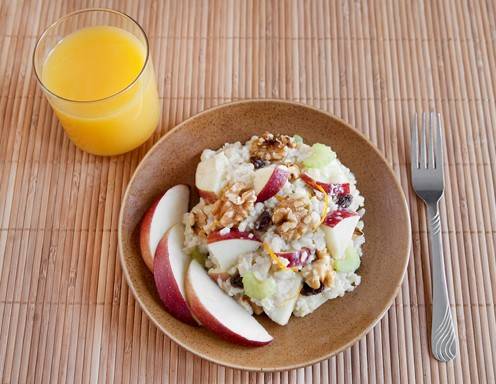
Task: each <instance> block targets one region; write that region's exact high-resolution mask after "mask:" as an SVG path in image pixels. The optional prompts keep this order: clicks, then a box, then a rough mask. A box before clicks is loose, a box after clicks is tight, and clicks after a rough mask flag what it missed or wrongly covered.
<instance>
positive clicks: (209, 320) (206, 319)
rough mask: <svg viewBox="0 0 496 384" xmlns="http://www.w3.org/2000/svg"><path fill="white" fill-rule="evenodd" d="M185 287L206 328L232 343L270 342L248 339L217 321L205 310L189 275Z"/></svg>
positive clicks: (193, 311) (187, 296)
mask: <svg viewBox="0 0 496 384" xmlns="http://www.w3.org/2000/svg"><path fill="white" fill-rule="evenodd" d="M185 289H186V299H187V300H188V303H189V307H190V308H191V312H192V313H193V316H194V317H195V318H196V319H197V320H198V322H199V323H200V324H202V325H203V326H204V327H205V328H207V329H209V330H211V331H212V332H214V333H215V334H216V335H217V336H219V337H222V338H223V339H224V340H227V341H229V342H231V343H236V344H240V345H244V346H247V347H261V346H263V345H267V344H269V343H270V342H271V341H272V340H269V341H265V342H260V341H254V340H247V339H245V338H244V337H241V336H240V335H238V334H236V333H234V332H232V331H231V330H229V329H228V328H226V327H224V326H223V325H222V324H221V323H219V322H218V321H217V319H216V318H215V317H213V316H212V315H211V314H210V313H209V312H207V311H206V310H205V308H204V307H203V305H202V304H201V302H200V300H199V299H198V297H197V296H196V294H195V291H194V289H193V287H191V284H190V283H189V280H188V275H186V281H185Z"/></svg>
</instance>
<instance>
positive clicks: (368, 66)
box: [0, 0, 496, 383]
mask: <svg viewBox="0 0 496 384" xmlns="http://www.w3.org/2000/svg"><path fill="white" fill-rule="evenodd" d="M96 6H99V7H101V6H104V7H110V8H114V9H118V10H121V11H124V12H126V13H128V14H130V15H132V16H133V17H135V18H137V19H138V20H139V22H140V23H141V24H142V25H143V26H144V29H145V30H146V31H147V33H148V35H149V37H150V41H151V51H152V56H153V61H154V63H155V67H156V71H157V73H158V78H159V88H160V95H161V97H162V103H163V107H162V122H161V124H160V127H159V128H158V129H157V131H156V132H155V134H154V135H153V138H152V139H150V140H149V141H148V142H147V143H146V144H145V145H143V146H142V147H141V148H139V149H138V150H136V151H134V152H131V153H129V154H127V155H125V156H120V157H113V158H98V157H93V156H90V155H88V154H85V153H83V152H81V151H79V150H77V149H76V148H75V147H74V146H73V145H72V144H71V143H70V142H69V140H68V139H67V138H66V137H65V136H64V133H63V131H62V129H61V127H60V126H59V125H58V123H57V120H56V119H55V117H54V115H53V113H52V111H51V109H50V108H49V106H48V104H47V101H46V100H45V99H44V98H43V97H42V93H41V91H40V89H39V87H38V86H37V84H36V81H35V78H34V75H33V70H32V66H31V53H32V51H33V48H34V44H35V41H36V38H37V36H39V35H40V33H41V32H42V30H43V29H44V28H45V27H46V26H47V25H48V24H49V23H51V22H53V21H55V20H56V19H57V18H59V17H60V16H62V15H64V14H66V13H68V12H70V11H73V10H76V9H81V8H87V7H96ZM495 9H496V3H495V2H494V1H491V0H488V1H485V2H484V1H469V0H466V1H461V0H460V1H451V0H436V1H432V2H430V1H411V0H401V1H394V0H390V1H379V0H377V1H364V2H360V1H339V2H338V1H320V0H318V1H317V0H316V1H313V0H312V1H310V0H307V1H296V0H295V1H269V0H258V1H255V0H252V1H245V0H238V1H228V0H226V1H222V0H211V1H195V0H190V1H171V2H165V1H150V2H145V1H139V0H128V1H117V0H116V1H111V0H110V1H75V0H70V1H63V0H53V1H48V0H44V1H35V0H33V1H12V0H3V1H1V2H0V37H1V45H0V52H1V54H0V97H1V98H0V116H1V117H0V119H1V120H0V128H1V130H0V225H1V227H0V377H1V378H2V383H11V382H12V383H17V382H20V383H24V382H36V383H41V382H46V383H48V382H50V383H54V382H78V383H79V382H105V381H110V382H117V383H120V382H123V383H128V382H133V383H134V382H141V383H150V382H171V383H173V382H182V383H187V382H192V381H195V382H205V383H206V382H218V383H224V382H226V383H247V382H250V383H267V382H273V383H303V382H312V381H313V382H315V383H328V382H339V383H344V382H346V383H351V382H354V383H357V382H371V383H376V382H378V383H381V382H399V381H402V382H406V381H409V382H412V383H418V382H422V381H425V382H444V383H455V382H460V383H462V382H463V383H468V382H474V383H475V382H481V383H494V382H495V365H496V364H495V361H496V320H495V305H494V303H495V299H496V259H495V237H496V236H495V232H496V207H495V205H496V204H495V182H496V178H495V171H496V166H495V161H496V145H495V144H496V140H495V139H496V138H495V136H496V131H495V128H494V127H495V124H496V100H495V93H494V91H495V88H496V74H495V72H494V69H495V68H496V50H495V45H496V12H495ZM254 97H272V98H283V99H289V100H297V101H301V102H304V103H307V104H311V105H314V106H316V107H319V108H322V109H323V110H327V111H329V112H331V113H333V114H335V115H337V116H340V117H342V118H343V119H345V120H347V121H348V122H349V123H351V124H352V125H353V126H354V127H356V128H357V129H358V130H360V131H361V132H363V133H364V134H365V135H367V136H368V137H369V138H370V140H371V141H372V142H373V143H374V144H375V145H376V146H377V147H378V148H379V150H380V151H381V152H382V153H383V154H384V155H385V156H386V158H387V159H388V161H389V163H390V164H391V165H392V167H393V168H394V171H395V172H396V175H397V177H398V178H399V179H400V180H401V184H402V186H403V188H404V190H405V192H406V195H407V198H408V201H409V206H410V209H411V221H412V228H413V252H412V255H411V258H410V264H409V267H408V274H407V277H406V279H405V281H404V283H403V286H402V290H401V293H400V295H399V296H398V297H397V299H396V301H395V303H394V305H393V306H392V308H391V309H390V310H389V312H388V313H387V315H386V316H385V317H384V318H383V319H382V321H381V322H380V323H379V324H378V325H377V326H376V327H375V328H374V330H373V331H372V332H370V333H369V334H368V335H367V336H366V337H365V338H363V339H362V340H361V341H360V342H359V343H357V344H355V345H354V346H352V347H351V348H349V349H347V350H346V351H345V352H343V353H341V354H339V355H337V356H336V357H334V358H332V359H330V360H327V361H323V362H322V363H320V364H316V365H313V366H310V367H308V368H305V369H300V370H295V371H290V372H281V373H274V374H257V373H247V372H242V371H237V370H232V369H225V368H223V367H220V366H217V365H214V364H210V363H208V362H206V361H203V360H201V359H199V358H197V357H195V356H193V355H192V354H190V353H188V352H185V351H184V350H183V349H182V348H180V347H178V346H177V345H176V344H175V343H173V342H171V341H170V340H169V339H168V338H167V337H165V336H164V335H163V334H162V333H161V332H159V331H158V330H157V329H156V328H155V326H154V325H152V324H151V322H150V321H149V320H148V318H147V317H146V315H144V314H143V312H142V311H141V310H140V308H139V307H138V305H137V304H136V302H135V300H134V299H133V296H132V294H131V293H130V291H129V289H128V287H127V284H126V282H125V281H124V279H123V275H122V271H121V269H120V266H119V263H118V261H117V246H116V243H117V218H118V213H119V207H120V201H121V197H122V195H123V192H124V189H125V187H126V184H127V182H128V180H129V178H130V176H131V174H132V172H133V170H134V169H135V167H136V166H137V164H138V162H139V160H140V159H141V158H142V157H143V156H144V154H145V153H146V151H147V150H148V149H149V148H150V147H151V146H152V144H153V143H154V142H156V141H157V140H158V139H159V138H160V136H162V135H163V134H164V132H166V131H167V130H169V129H170V128H171V127H173V126H174V125H176V124H177V123H179V122H180V121H182V120H184V119H185V118H187V117H189V116H191V115H193V114H195V113H197V112H199V111H202V110H204V109H205V108H208V107H211V106H213V105H217V104H220V103H224V102H227V101H230V100H235V99H244V98H254ZM429 110H436V111H439V112H441V113H442V116H443V119H444V125H445V132H446V135H445V137H446V140H445V141H446V148H447V149H446V152H447V154H446V159H445V161H446V163H447V164H446V165H447V167H446V175H445V177H446V193H445V199H444V200H443V203H442V208H441V210H442V219H443V228H442V233H443V243H444V248H445V252H446V260H447V265H446V272H447V278H448V282H449V287H450V292H449V296H450V300H451V303H452V304H453V308H454V310H455V312H456V319H457V329H458V335H459V340H460V351H459V355H458V357H457V358H456V359H455V360H454V361H452V362H450V363H448V364H440V363H438V362H437V361H436V360H434V359H433V358H432V357H431V354H430V348H429V338H430V332H429V327H430V325H429V324H430V312H431V310H430V267H429V258H428V254H427V245H428V244H427V233H426V222H425V217H424V208H423V206H422V204H421V203H420V202H419V201H418V200H417V199H416V198H415V196H414V194H413V192H412V190H411V188H410V183H409V179H408V172H407V169H408V166H409V164H408V157H409V124H410V120H411V117H412V115H413V113H414V112H415V111H429ZM378 188H380V180H378ZM295 353H298V351H295Z"/></svg>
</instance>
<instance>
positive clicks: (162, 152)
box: [119, 100, 410, 371]
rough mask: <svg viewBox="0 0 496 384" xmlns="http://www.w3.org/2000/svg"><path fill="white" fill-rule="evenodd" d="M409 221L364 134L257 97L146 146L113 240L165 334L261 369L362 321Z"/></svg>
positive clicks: (337, 346) (311, 353)
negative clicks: (146, 151)
mask: <svg viewBox="0 0 496 384" xmlns="http://www.w3.org/2000/svg"><path fill="white" fill-rule="evenodd" d="M393 233H394V236H391V234H393ZM409 234H410V227H409V219H408V211H407V208H406V203H405V199H404V196H403V193H402V191H401V188H400V186H399V184H398V182H397V180H396V179H395V177H394V174H393V172H392V171H391V169H390V168H389V167H388V165H387V163H386V162H385V160H384V159H383V158H382V156H381V155H380V153H379V152H378V151H377V150H376V149H375V148H374V147H373V146H372V144H370V143H369V142H368V141H367V139H365V138H364V137H363V136H362V135H361V134H359V133H358V132H357V131H355V130H354V129H353V128H351V127H349V126H348V125H347V124H346V123H344V122H342V121H341V120H339V119H337V118H335V117H333V116H331V115H329V114H326V113H324V112H322V111H319V110H317V109H314V108H311V107H308V106H304V105H300V104H295V103H289V102H284V101H275V100H257V101H242V102H236V103H231V104H226V105H222V106H219V107H216V108H213V109H210V110H207V111H205V112H202V113H200V114H198V115H196V116H194V117H192V118H190V119H188V120H186V121H185V122H183V123H181V124H180V125H179V126H177V127H176V128H174V129H173V130H171V131H170V132H168V133H167V134H166V135H165V136H164V137H163V138H162V139H161V140H160V141H159V142H158V143H157V144H156V145H155V146H154V147H153V148H152V149H151V150H150V152H149V153H148V154H147V155H146V156H145V158H144V159H143V160H142V162H141V163H140V165H139V166H138V168H137V169H136V171H135V173H134V175H133V177H132V179H131V181H130V183H129V186H128V188H127V191H126V194H125V197H124V201H123V204H122V207H121V216H120V221H119V249H120V258H121V264H122V267H123V270H124V273H125V275H126V278H127V280H128V283H129V285H130V287H131V289H132V291H133V293H134V295H135V297H136V299H137V300H138V302H139V303H140V305H141V307H142V308H143V310H144V311H145V312H146V313H147V314H148V315H149V316H150V318H151V319H152V321H153V322H154V323H155V324H156V325H157V326H158V327H159V328H160V329H161V330H162V331H163V332H164V333H165V334H167V335H168V336H169V337H170V338H171V339H173V340H174V341H176V342H177V343H178V344H180V345H182V346H183V347H184V348H186V349H188V350H190V351H191V352H193V353H196V354H197V355H199V356H201V357H203V358H206V359H208V360H210V361H213V362H216V363H219V364H222V365H225V366H230V367H235V368H242V369H249V370H262V371H271V370H283V369H290V368H296V367H301V366H305V365H308V364H311V363H315V362H317V361H320V360H322V359H324V358H326V357H329V356H331V355H333V354H335V353H337V352H339V351H341V350H343V349H344V348H346V347H347V346H349V345H351V344H352V343H354V342H356V341H357V340H358V339H359V338H360V337H362V336H363V335H364V334H365V333H366V332H367V331H368V330H370V328H371V327H372V326H373V325H374V324H375V323H376V322H377V321H378V320H379V319H380V318H381V317H382V316H383V314H384V313H385V311H386V310H387V309H388V308H389V306H390V305H391V303H392V301H393V300H394V297H395V296H396V294H397V292H398V289H399V287H400V285H401V281H402V279H403V276H404V273H405V269H406V265H407V260H408V254H409V244H410V235H409Z"/></svg>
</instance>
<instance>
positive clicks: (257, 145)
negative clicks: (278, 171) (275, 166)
mask: <svg viewBox="0 0 496 384" xmlns="http://www.w3.org/2000/svg"><path fill="white" fill-rule="evenodd" d="M288 147H289V148H294V147H295V143H294V140H293V138H292V137H291V136H287V135H279V134H276V135H274V134H272V133H269V132H265V133H264V134H263V135H262V136H260V137H258V138H256V139H255V140H253V141H252V143H251V146H250V156H251V157H256V158H259V159H262V160H265V161H275V162H277V161H280V160H282V159H284V158H285V157H286V153H287V149H288Z"/></svg>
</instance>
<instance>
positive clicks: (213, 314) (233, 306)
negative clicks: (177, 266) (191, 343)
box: [185, 260, 272, 346]
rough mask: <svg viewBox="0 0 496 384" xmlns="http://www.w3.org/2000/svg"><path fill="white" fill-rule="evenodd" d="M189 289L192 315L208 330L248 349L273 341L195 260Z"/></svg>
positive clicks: (189, 279)
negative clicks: (248, 347)
mask: <svg viewBox="0 0 496 384" xmlns="http://www.w3.org/2000/svg"><path fill="white" fill-rule="evenodd" d="M185 287H186V298H187V300H188V303H189V307H190V308H191V312H192V313H193V315H194V316H195V318H196V319H198V321H199V322H200V323H201V324H202V325H203V326H204V327H205V328H207V329H209V330H210V331H212V332H214V333H215V334H217V335H218V336H220V337H222V338H223V339H225V340H228V341H231V342H234V343H237V344H241V345H246V346H261V345H265V344H268V343H270V342H271V341H272V336H271V335H269V333H268V332H267V331H266V330H265V328H264V327H262V326H261V325H260V324H259V323H258V321H257V320H255V318H254V317H253V316H251V315H250V314H249V313H248V312H247V311H246V310H245V309H243V307H241V305H239V304H238V303H236V301H235V300H234V299H233V298H232V297H230V296H228V295H227V294H226V293H225V292H224V291H222V289H220V288H219V286H218V285H217V284H216V283H215V282H214V281H213V280H212V279H211V278H210V277H209V276H208V274H207V272H206V271H205V269H203V267H202V266H201V265H200V264H198V262H196V261H195V260H193V261H192V262H191V264H190V265H189V268H188V273H187V275H186V282H185Z"/></svg>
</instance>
